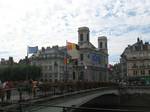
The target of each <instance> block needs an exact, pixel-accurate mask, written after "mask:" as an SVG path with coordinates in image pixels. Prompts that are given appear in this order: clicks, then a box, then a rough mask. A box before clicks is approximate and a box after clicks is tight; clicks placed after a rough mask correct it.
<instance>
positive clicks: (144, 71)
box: [120, 38, 150, 83]
mask: <svg viewBox="0 0 150 112" xmlns="http://www.w3.org/2000/svg"><path fill="white" fill-rule="evenodd" d="M120 62H121V65H122V66H121V67H122V77H126V78H127V79H129V80H144V81H145V82H146V83H149V82H150V44H149V43H148V42H145V43H144V42H143V41H142V40H140V39H139V38H138V39H137V42H136V43H135V44H133V45H129V46H128V47H127V48H126V49H125V50H124V52H123V53H122V55H121V59H120Z"/></svg>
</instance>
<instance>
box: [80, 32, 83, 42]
mask: <svg viewBox="0 0 150 112" xmlns="http://www.w3.org/2000/svg"><path fill="white" fill-rule="evenodd" d="M80 41H83V34H82V33H81V34H80Z"/></svg>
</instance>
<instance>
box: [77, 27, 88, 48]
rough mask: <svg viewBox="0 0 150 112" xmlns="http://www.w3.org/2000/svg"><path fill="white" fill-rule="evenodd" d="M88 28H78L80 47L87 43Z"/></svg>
mask: <svg viewBox="0 0 150 112" xmlns="http://www.w3.org/2000/svg"><path fill="white" fill-rule="evenodd" d="M89 32H90V31H89V28H88V27H79V28H78V45H79V46H81V45H82V44H83V43H89V41H90V36H89Z"/></svg>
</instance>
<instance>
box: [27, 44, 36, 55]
mask: <svg viewBox="0 0 150 112" xmlns="http://www.w3.org/2000/svg"><path fill="white" fill-rule="evenodd" d="M37 51H38V46H35V47H28V53H29V54H30V53H37Z"/></svg>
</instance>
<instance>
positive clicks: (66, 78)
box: [65, 40, 68, 81]
mask: <svg viewBox="0 0 150 112" xmlns="http://www.w3.org/2000/svg"><path fill="white" fill-rule="evenodd" d="M67 50H68V49H67V40H66V54H65V58H66V66H65V72H66V73H65V74H66V76H65V80H66V81H67V80H68V73H67V72H68V71H67V68H68V67H67V66H68V62H67Z"/></svg>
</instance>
